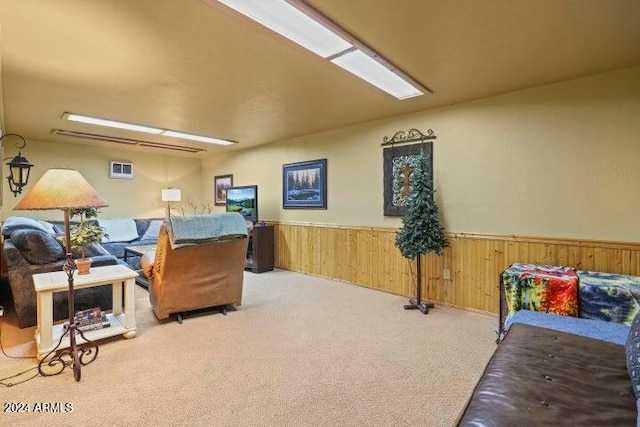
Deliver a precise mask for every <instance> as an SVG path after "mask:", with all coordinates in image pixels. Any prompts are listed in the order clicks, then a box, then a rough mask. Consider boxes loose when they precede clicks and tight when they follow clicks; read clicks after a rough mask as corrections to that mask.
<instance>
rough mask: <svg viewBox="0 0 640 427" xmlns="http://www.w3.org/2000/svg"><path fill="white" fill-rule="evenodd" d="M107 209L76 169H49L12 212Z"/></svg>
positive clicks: (105, 204)
mask: <svg viewBox="0 0 640 427" xmlns="http://www.w3.org/2000/svg"><path fill="white" fill-rule="evenodd" d="M105 206H109V205H108V204H107V202H106V201H105V200H104V199H103V198H102V197H100V195H99V194H98V193H97V192H96V190H95V189H94V188H93V187H92V186H91V184H89V183H88V182H87V181H86V180H85V179H84V177H83V176H82V175H81V174H80V172H78V171H77V170H75V169H49V170H48V171H46V172H45V174H44V175H42V178H40V180H39V181H38V182H36V184H35V185H34V186H33V187H32V188H31V190H29V192H27V194H25V195H24V197H23V198H22V200H20V201H19V202H18V204H17V205H16V206H15V207H14V208H13V209H15V210H50V209H61V210H65V209H82V208H101V207H105Z"/></svg>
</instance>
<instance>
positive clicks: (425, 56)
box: [0, 0, 640, 157]
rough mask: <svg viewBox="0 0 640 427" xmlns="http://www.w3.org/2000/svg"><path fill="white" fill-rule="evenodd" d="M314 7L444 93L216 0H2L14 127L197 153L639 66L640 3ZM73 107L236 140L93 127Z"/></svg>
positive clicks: (387, 0) (40, 134) (474, 0)
mask: <svg viewBox="0 0 640 427" xmlns="http://www.w3.org/2000/svg"><path fill="white" fill-rule="evenodd" d="M308 3H309V4H310V5H312V6H313V7H315V8H316V9H318V10H319V11H320V12H322V13H323V14H324V15H326V16H327V17H328V18H330V19H331V20H332V21H334V22H335V23H337V24H338V25H340V26H342V27H343V28H344V29H345V30H346V31H348V32H349V33H350V34H352V35H353V36H354V37H355V38H356V39H358V40H360V41H361V42H363V43H364V44H366V45H368V46H369V47H371V48H373V49H374V50H376V51H377V52H379V53H380V54H382V55H383V56H385V57H386V58H387V59H388V60H390V61H391V62H392V63H394V64H395V65H397V66H399V67H400V68H401V69H403V70H404V71H405V72H406V73H407V74H409V75H411V76H412V77H413V78H415V79H416V80H417V81H419V82H420V83H422V84H423V85H425V86H427V87H428V88H429V89H430V90H431V91H432V92H433V93H432V94H426V95H424V96H420V97H417V98H411V99H406V100H402V101H398V100H396V99H395V98H392V97H390V96H388V95H385V94H384V93H383V92H381V91H379V90H377V89H375V88H373V87H371V86H369V85H368V84H367V83H364V82H363V81H361V80H359V79H357V78H355V77H353V76H352V75H350V74H348V73H346V72H344V71H343V70H342V69H340V68H338V67H337V66H335V65H333V64H331V63H330V62H328V61H325V60H323V59H321V58H319V57H317V56H315V55H313V54H311V53H309V52H307V51H305V50H303V49H302V48H299V47H298V46H297V45H294V44H292V43H290V42H288V41H285V40H284V39H282V38H280V37H279V36H277V35H275V34H273V33H271V32H269V31H268V30H266V29H264V28H262V27H260V26H259V25H257V24H255V23H253V22H252V21H249V20H247V19H246V18H244V17H242V16H241V15H238V14H237V13H235V12H233V11H232V10H230V9H227V8H225V7H224V6H222V5H220V4H219V3H218V2H217V1H215V0H92V1H87V0H56V1H41V0H0V8H1V9H0V25H1V31H2V32H1V35H0V43H1V46H0V60H1V67H2V68H1V70H2V97H3V99H2V101H3V108H4V125H5V132H12V133H19V134H21V135H24V136H25V137H26V138H27V140H29V139H37V140H44V141H62V142H74V143H87V144H92V145H96V144H111V143H106V142H97V141H85V140H83V139H77V138H71V137H65V136H60V135H52V134H51V130H52V129H65V130H72V131H78V132H88V133H93V134H102V135H110V136H116V137H123V138H132V139H143V140H147V141H156V142H161V143H165V144H172V145H180V146H186V147H199V148H204V149H206V151H203V152H200V153H197V154H185V153H183V154H182V155H188V156H195V157H202V156H206V155H210V154H217V153H223V152H225V151H229V150H237V149H243V148H247V147H251V146H255V145H259V144H264V143H268V142H272V141H277V140H282V139H287V138H291V137H295V136H301V135H306V134H311V133H315V132H319V131H323V130H327V129H333V128H338V127H342V126H347V125H351V124H355V123H360V122H365V121H370V120H375V119H380V118H385V117H391V116H397V115H402V114H406V113H409V112H414V111H420V110H425V109H429V108H433V107H438V106H443V105H450V104H456V103H461V102H466V101H470V100H474V99H478V98H483V97H487V96H491V95H496V94H500V93H506V92H510V91H514V90H519V89H524V88H528V87H532V86H538V85H543V84H548V83H553V82H558V81H562V80H567V79H573V78H577V77H582V76H587V75H592V74H597V73H601V72H606V71H609V70H614V69H620V68H626V67H630V66H634V65H639V64H640V25H639V22H640V1H638V0H616V1H610V0H518V1H513V0H492V1H478V0H455V1H454V0H402V1H398V0H349V1H344V0H311V1H308ZM64 112H73V113H78V114H85V115H92V116H97V117H102V118H107V119H112V120H120V121H127V122H134V123H139V124H144V125H149V126H156V127H161V128H165V129H173V130H178V131H183V132H189V133H196V134H205V135H209V136H215V137H220V138H226V139H231V140H235V141H238V142H239V143H238V144H235V145H234V146H230V147H218V146H211V145H208V144H199V143H190V142H187V141H185V140H179V139H174V138H168V137H164V136H155V135H147V134H140V133H132V132H128V131H121V130H116V129H110V128H101V127H96V126H90V125H83V124H80V123H72V122H68V121H65V120H63V119H62V114H63V113H64ZM112 145H113V147H117V148H122V149H133V150H140V149H143V148H140V147H129V146H126V145H120V144H112ZM147 150H154V151H157V152H164V150H161V149H149V148H147ZM172 153H173V152H172ZM176 154H180V153H178V152H176Z"/></svg>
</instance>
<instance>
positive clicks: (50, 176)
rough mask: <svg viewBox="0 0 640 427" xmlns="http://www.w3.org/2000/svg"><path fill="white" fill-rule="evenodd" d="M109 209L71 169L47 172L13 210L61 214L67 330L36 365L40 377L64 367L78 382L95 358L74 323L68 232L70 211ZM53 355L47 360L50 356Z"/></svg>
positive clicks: (93, 348) (95, 349) (72, 265)
mask: <svg viewBox="0 0 640 427" xmlns="http://www.w3.org/2000/svg"><path fill="white" fill-rule="evenodd" d="M105 206H108V205H107V202H105V201H104V199H102V197H100V195H99V194H98V193H97V192H96V190H94V188H93V187H92V186H91V184H89V183H88V182H87V181H86V180H85V179H84V178H83V177H82V175H80V172H78V171H77V170H73V169H49V170H48V171H46V172H45V174H44V175H43V176H42V178H40V180H39V181H38V182H36V184H35V185H34V186H33V188H32V189H31V190H29V192H28V193H27V194H25V195H24V197H23V198H22V199H21V200H20V201H19V202H18V204H17V205H16V206H15V207H14V209H16V210H52V209H59V210H62V211H64V232H65V251H66V259H65V262H64V266H63V267H62V270H63V271H64V272H65V273H66V274H67V277H68V278H69V296H68V300H69V327H68V328H67V329H66V330H65V331H64V333H63V334H62V336H61V337H60V341H59V342H58V345H57V346H56V347H55V348H54V349H53V350H51V351H50V352H49V353H48V354H47V355H46V356H45V357H44V358H42V360H41V361H40V364H39V365H38V371H39V372H40V374H41V375H45V376H51V375H58V374H59V373H61V372H62V371H63V370H64V369H65V368H66V367H72V368H73V376H74V377H75V380H76V381H80V376H81V368H82V365H88V364H89V363H91V362H93V361H94V360H95V359H96V357H98V345H97V344H96V343H94V342H93V341H89V340H88V339H86V338H85V337H84V335H83V334H82V331H80V330H79V329H78V328H77V325H76V323H75V309H74V301H73V274H74V273H75V271H76V265H75V263H74V262H73V258H72V256H71V231H70V228H69V218H70V211H71V210H72V209H83V208H101V207H105ZM76 333H78V334H80V336H81V337H82V339H83V340H85V341H86V343H85V344H83V345H82V347H79V346H78V345H77V343H76ZM67 334H68V335H69V344H70V347H69V348H62V349H61V348H60V346H61V344H62V339H63V338H64V337H65V336H66V335H67ZM54 353H55V355H54V356H53V357H52V358H51V359H49V356H51V355H52V354H54ZM43 365H47V367H48V368H51V373H48V372H45V371H44V370H43Z"/></svg>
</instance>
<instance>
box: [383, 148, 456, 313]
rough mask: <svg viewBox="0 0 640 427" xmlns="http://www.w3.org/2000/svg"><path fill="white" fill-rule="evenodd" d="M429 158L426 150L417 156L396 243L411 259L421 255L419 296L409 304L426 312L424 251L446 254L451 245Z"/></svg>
mask: <svg viewBox="0 0 640 427" xmlns="http://www.w3.org/2000/svg"><path fill="white" fill-rule="evenodd" d="M426 161H427V158H426V157H425V155H424V154H420V155H419V156H417V157H416V161H415V162H414V169H413V173H412V175H413V177H412V181H411V191H410V193H409V197H408V200H407V212H406V214H405V216H404V218H403V219H402V227H401V228H400V231H398V233H397V234H396V246H397V247H398V249H400V252H401V253H402V256H403V257H405V258H408V259H411V260H412V259H416V258H417V267H418V272H417V277H418V283H417V300H416V301H414V300H411V301H410V304H409V305H405V308H406V309H412V308H417V309H420V311H422V312H423V313H426V312H427V311H428V309H427V306H426V305H425V304H423V303H422V302H421V301H420V293H421V285H420V275H421V273H420V255H422V254H428V253H430V252H435V253H436V254H438V255H442V250H443V249H444V248H445V247H447V246H448V245H449V243H448V241H447V239H446V237H445V235H444V227H442V226H441V225H440V220H439V219H438V205H437V204H436V202H435V199H434V197H433V193H434V190H433V189H432V187H431V185H430V179H429V173H428V171H427V168H426Z"/></svg>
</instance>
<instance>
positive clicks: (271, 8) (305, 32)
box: [218, 0, 352, 58]
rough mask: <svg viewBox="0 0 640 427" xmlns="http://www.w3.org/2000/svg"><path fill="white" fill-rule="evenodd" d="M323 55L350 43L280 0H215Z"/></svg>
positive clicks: (325, 56)
mask: <svg viewBox="0 0 640 427" xmlns="http://www.w3.org/2000/svg"><path fill="white" fill-rule="evenodd" d="M218 1H219V2H220V3H223V4H225V5H227V6H229V7H230V8H232V9H234V10H236V11H238V12H240V13H242V14H243V15H245V16H247V17H249V18H251V19H253V20H254V21H256V22H258V23H260V24H262V25H264V26H265V27H267V28H269V29H271V30H273V31H275V32H276V33H278V34H280V35H281V36H284V37H286V38H288V39H289V40H291V41H293V42H295V43H297V44H299V45H300V46H302V47H304V48H306V49H309V50H310V51H312V52H314V53H315V54H316V55H319V56H321V57H323V58H328V57H330V56H333V55H336V54H338V53H340V52H344V51H345V50H347V49H349V48H350V47H352V45H351V43H350V42H348V41H347V40H345V38H343V37H342V36H340V35H339V34H337V33H336V32H335V31H333V30H331V29H329V28H327V26H326V25H324V24H322V23H320V22H318V21H317V20H316V19H314V18H312V17H310V16H309V15H307V14H305V13H304V12H303V11H301V10H300V9H298V8H297V7H295V6H294V5H293V4H291V3H293V2H291V3H289V2H287V1H283V0H218Z"/></svg>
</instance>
